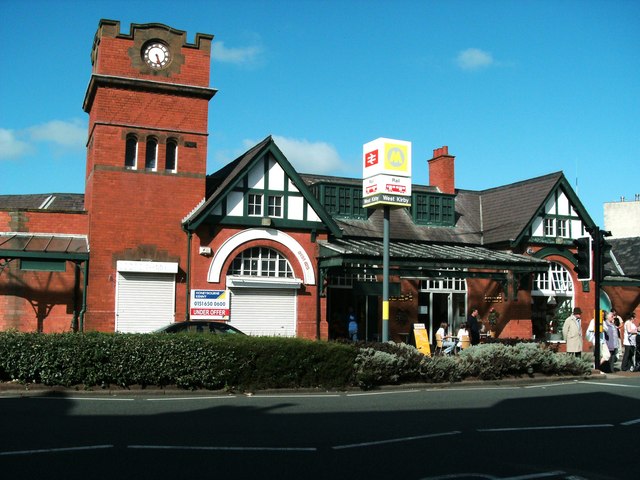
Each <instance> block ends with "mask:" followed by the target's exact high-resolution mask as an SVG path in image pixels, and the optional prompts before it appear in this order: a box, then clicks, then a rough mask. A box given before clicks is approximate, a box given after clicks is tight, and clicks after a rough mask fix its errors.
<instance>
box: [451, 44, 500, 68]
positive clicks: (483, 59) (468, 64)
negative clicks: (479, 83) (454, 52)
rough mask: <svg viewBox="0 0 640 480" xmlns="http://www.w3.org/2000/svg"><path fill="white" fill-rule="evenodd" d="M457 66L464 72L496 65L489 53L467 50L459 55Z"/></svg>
mask: <svg viewBox="0 0 640 480" xmlns="http://www.w3.org/2000/svg"><path fill="white" fill-rule="evenodd" d="M456 64H457V65H458V66H459V67H460V68H461V69H463V70H479V69H481V68H487V67H490V66H491V65H494V64H495V61H494V59H493V56H492V55H491V54H490V53H489V52H485V51H484V50H480V49H478V48H467V49H466V50H463V51H461V52H460V53H458V56H457V57H456Z"/></svg>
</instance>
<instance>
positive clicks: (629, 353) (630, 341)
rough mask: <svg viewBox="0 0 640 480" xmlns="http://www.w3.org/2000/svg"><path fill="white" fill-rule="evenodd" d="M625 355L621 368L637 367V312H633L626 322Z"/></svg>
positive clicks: (623, 341)
mask: <svg viewBox="0 0 640 480" xmlns="http://www.w3.org/2000/svg"><path fill="white" fill-rule="evenodd" d="M622 344H623V345H624V356H623V357H622V365H621V367H620V368H621V369H622V370H623V371H625V372H626V371H628V370H632V369H635V368H637V365H635V356H636V348H638V325H637V324H636V314H635V312H631V314H630V315H629V318H628V319H627V321H626V322H624V337H623V339H622Z"/></svg>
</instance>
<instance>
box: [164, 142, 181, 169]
mask: <svg viewBox="0 0 640 480" xmlns="http://www.w3.org/2000/svg"><path fill="white" fill-rule="evenodd" d="M164 169H165V170H166V171H167V172H173V173H175V172H176V171H177V170H178V141H177V140H176V139H175V138H170V139H168V140H167V151H166V155H165V162H164Z"/></svg>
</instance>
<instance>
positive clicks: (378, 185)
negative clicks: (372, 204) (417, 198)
mask: <svg viewBox="0 0 640 480" xmlns="http://www.w3.org/2000/svg"><path fill="white" fill-rule="evenodd" d="M377 193H393V194H396V195H402V196H407V197H409V196H411V177H396V176H393V175H374V176H373V177H369V178H365V179H364V180H363V182H362V196H363V197H365V198H366V197H370V196H371V195H375V194H377Z"/></svg>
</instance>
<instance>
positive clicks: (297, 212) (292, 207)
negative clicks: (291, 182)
mask: <svg viewBox="0 0 640 480" xmlns="http://www.w3.org/2000/svg"><path fill="white" fill-rule="evenodd" d="M288 198H289V200H288V202H289V219H290V220H304V198H302V197H288Z"/></svg>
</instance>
